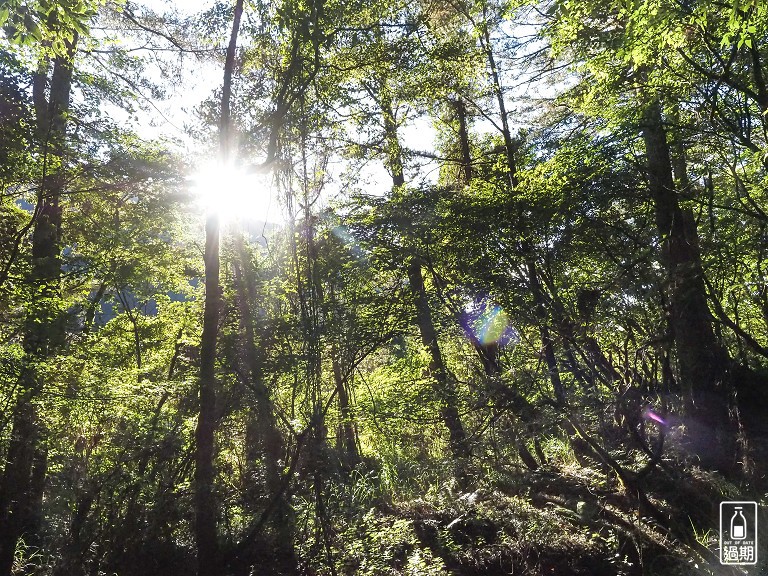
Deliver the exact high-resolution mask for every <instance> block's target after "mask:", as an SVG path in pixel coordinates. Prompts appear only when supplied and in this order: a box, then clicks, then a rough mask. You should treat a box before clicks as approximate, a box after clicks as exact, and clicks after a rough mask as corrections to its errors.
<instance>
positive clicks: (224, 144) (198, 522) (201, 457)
mask: <svg viewBox="0 0 768 576" xmlns="http://www.w3.org/2000/svg"><path fill="white" fill-rule="evenodd" d="M242 14H243V0H236V2H235V10H234V17H233V20H232V33H231V35H230V38H229V45H228V46H227V53H226V59H225V62H224V84H223V88H222V93H221V116H220V118H219V154H220V161H221V162H222V164H224V165H226V164H227V163H228V161H229V160H230V156H231V112H230V106H231V103H230V101H231V98H232V75H233V73H234V68H235V52H236V51H237V37H238V34H239V31H240V19H241V17H242ZM219 268H220V261H219V217H218V215H217V214H215V213H211V214H210V215H209V216H208V218H207V220H206V223H205V310H204V313H203V334H202V339H201V342H200V414H199V416H198V420H197V429H196V430H195V442H196V448H195V478H194V483H195V543H196V545H197V574H198V576H216V575H217V574H218V573H219V571H220V566H219V562H218V552H219V549H218V540H217V530H216V524H217V522H216V519H217V512H218V510H217V502H216V496H215V494H214V481H215V476H216V471H215V469H214V456H215V442H214V440H215V439H214V436H215V432H216V392H217V387H218V384H217V382H216V341H217V336H218V324H219V309H220V306H221V302H220V301H221V295H220V287H219Z"/></svg>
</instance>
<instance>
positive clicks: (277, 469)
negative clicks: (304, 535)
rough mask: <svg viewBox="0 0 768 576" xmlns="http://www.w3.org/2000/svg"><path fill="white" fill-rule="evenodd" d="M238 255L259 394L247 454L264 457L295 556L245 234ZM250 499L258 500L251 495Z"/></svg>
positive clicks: (281, 527)
mask: <svg viewBox="0 0 768 576" xmlns="http://www.w3.org/2000/svg"><path fill="white" fill-rule="evenodd" d="M235 244H236V246H235V248H236V252H237V254H236V258H237V260H236V261H235V265H234V272H235V273H234V276H235V289H236V290H237V300H238V307H239V309H240V323H241V325H242V328H243V333H244V348H245V362H246V365H247V370H248V375H249V379H250V386H249V388H250V389H251V391H252V392H253V394H254V396H255V401H256V402H255V406H254V410H253V413H252V414H249V418H248V422H247V423H246V450H247V454H246V458H247V461H248V467H249V469H252V468H253V466H255V465H256V464H257V463H258V462H259V461H263V466H264V471H265V478H266V488H267V492H268V494H269V497H270V498H277V499H278V502H277V504H276V505H275V511H274V513H273V514H272V517H271V519H270V522H271V524H272V527H273V529H274V531H275V534H276V538H275V545H276V546H277V547H278V548H279V549H280V555H281V556H282V557H285V558H289V557H294V555H295V553H294V550H293V537H294V519H293V514H292V510H291V507H290V504H289V503H288V501H287V500H286V498H285V496H284V495H283V489H282V474H281V470H282V466H281V464H280V460H281V458H282V457H283V451H284V448H285V446H284V442H283V436H282V434H281V432H280V429H279V428H278V426H277V420H276V418H275V411H274V406H273V403H272V399H271V398H270V393H269V388H268V387H267V385H266V384H265V382H264V374H263V370H262V359H261V356H260V354H259V350H258V348H257V347H256V340H255V338H256V330H255V327H254V324H253V316H254V315H253V311H252V309H251V302H252V301H254V299H255V296H256V289H255V287H254V284H253V276H254V270H253V269H252V268H251V266H250V259H249V256H248V253H247V251H246V249H245V245H244V243H243V239H242V237H238V238H237V239H236V240H235ZM248 500H251V501H253V500H255V499H254V498H249V499H248Z"/></svg>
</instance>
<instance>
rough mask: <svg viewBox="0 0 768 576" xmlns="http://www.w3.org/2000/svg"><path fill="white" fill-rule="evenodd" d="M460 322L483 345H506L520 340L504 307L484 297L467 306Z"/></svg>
mask: <svg viewBox="0 0 768 576" xmlns="http://www.w3.org/2000/svg"><path fill="white" fill-rule="evenodd" d="M462 323H463V325H464V328H465V329H466V330H467V331H468V332H470V333H471V334H472V335H473V336H474V338H475V339H476V340H477V341H478V342H479V343H480V344H482V345H483V346H489V345H491V344H497V345H499V346H506V345H508V344H510V343H511V344H517V342H518V341H519V340H520V336H519V335H518V333H517V330H515V328H514V326H512V322H511V321H510V319H509V315H508V314H507V313H506V312H505V311H504V309H503V308H502V307H501V306H499V305H497V304H493V303H489V302H488V301H487V300H484V299H480V300H476V301H473V302H472V303H470V304H469V305H468V306H467V308H466V309H465V312H464V315H463V318H462Z"/></svg>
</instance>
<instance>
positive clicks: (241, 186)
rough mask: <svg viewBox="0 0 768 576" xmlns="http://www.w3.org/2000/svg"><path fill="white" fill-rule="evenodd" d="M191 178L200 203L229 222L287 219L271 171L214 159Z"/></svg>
mask: <svg viewBox="0 0 768 576" xmlns="http://www.w3.org/2000/svg"><path fill="white" fill-rule="evenodd" d="M190 182H191V189H192V192H193V193H194V195H195V197H196V199H197V202H198V203H199V205H200V207H201V208H202V209H203V210H204V211H205V212H206V213H211V212H215V213H217V214H218V215H219V218H220V219H221V220H222V222H223V223H225V224H226V223H234V222H240V223H248V222H270V223H273V224H279V223H281V222H282V221H283V214H282V211H281V209H280V205H279V203H278V201H277V194H276V191H275V189H274V186H273V185H272V176H271V174H257V173H252V172H251V173H249V172H246V171H245V170H243V169H242V168H241V167H239V166H233V165H222V164H220V163H216V162H211V163H208V164H206V165H204V166H202V167H201V168H200V169H199V170H197V171H196V172H195V173H194V174H193V175H192V176H191V177H190Z"/></svg>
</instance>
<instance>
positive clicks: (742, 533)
mask: <svg viewBox="0 0 768 576" xmlns="http://www.w3.org/2000/svg"><path fill="white" fill-rule="evenodd" d="M734 510H735V512H734V513H733V517H732V518H731V538H732V539H734V540H744V539H745V538H746V537H747V519H746V518H744V514H742V513H741V506H736V508H734Z"/></svg>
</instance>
